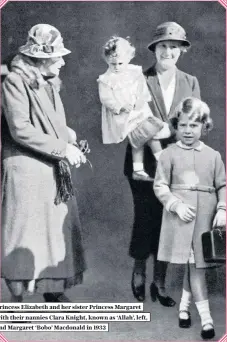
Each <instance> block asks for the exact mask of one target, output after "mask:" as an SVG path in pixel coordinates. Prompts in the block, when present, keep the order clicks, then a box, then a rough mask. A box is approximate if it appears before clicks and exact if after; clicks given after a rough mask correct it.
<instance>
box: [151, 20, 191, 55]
mask: <svg viewBox="0 0 227 342" xmlns="http://www.w3.org/2000/svg"><path fill="white" fill-rule="evenodd" d="M165 40H176V41H179V42H181V43H182V45H183V46H184V47H190V46H191V43H190V42H189V41H188V40H187V39H186V32H185V30H184V29H183V27H182V26H180V25H179V24H177V23H175V22H173V21H168V22H165V23H163V24H160V25H159V26H158V27H157V28H156V31H155V34H154V38H153V41H152V42H151V43H150V44H149V45H148V49H149V50H151V51H153V52H154V50H155V45H156V44H157V43H159V42H162V41H165Z"/></svg>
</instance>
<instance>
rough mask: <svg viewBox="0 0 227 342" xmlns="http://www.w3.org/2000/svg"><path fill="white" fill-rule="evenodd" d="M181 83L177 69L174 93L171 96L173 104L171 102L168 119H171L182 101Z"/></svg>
mask: <svg viewBox="0 0 227 342" xmlns="http://www.w3.org/2000/svg"><path fill="white" fill-rule="evenodd" d="M181 83H182V77H181V72H180V70H179V69H177V70H176V86H175V92H174V96H173V102H172V105H171V107H170V111H169V115H168V117H169V118H171V116H173V114H174V110H175V108H176V106H177V105H178V104H179V103H180V101H181V100H182V91H181V89H183V87H182V86H181Z"/></svg>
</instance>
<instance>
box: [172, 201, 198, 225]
mask: <svg viewBox="0 0 227 342" xmlns="http://www.w3.org/2000/svg"><path fill="white" fill-rule="evenodd" d="M174 211H175V212H176V213H177V215H178V216H179V218H180V219H181V220H182V221H184V222H187V223H188V222H191V221H193V220H194V218H195V215H196V213H195V211H196V208H195V207H193V206H192V205H189V204H185V203H181V202H180V203H178V204H177V205H176V207H175V208H174Z"/></svg>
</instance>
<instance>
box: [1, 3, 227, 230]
mask: <svg viewBox="0 0 227 342" xmlns="http://www.w3.org/2000/svg"><path fill="white" fill-rule="evenodd" d="M1 17H2V19H1V22H2V32H1V33H2V41H1V47H2V61H3V60H4V59H5V58H6V57H7V56H8V55H9V54H12V53H16V51H17V48H18V46H20V45H23V44H24V43H25V41H26V37H27V32H28V30H29V29H30V28H31V27H32V26H33V25H35V24H38V23H48V24H51V25H54V26H56V27H57V28H58V29H59V30H60V32H61V33H62V36H63V38H64V43H65V46H66V47H67V48H69V49H70V50H71V51H72V53H71V54H70V55H68V56H66V57H65V61H66V65H65V67H64V68H63V69H62V70H61V78H62V80H63V89H62V91H61V96H62V100H63V103H64V106H65V110H66V116H67V120H68V125H69V126H71V127H72V128H74V129H75V130H76V132H77V134H78V137H79V139H87V140H88V141H89V143H90V147H91V155H90V157H89V159H90V161H91V163H92V165H93V170H91V169H90V168H89V166H88V165H86V166H83V167H81V168H80V169H79V170H77V169H75V171H74V179H75V185H76V188H77V190H78V200H79V207H80V211H81V214H82V215H83V217H86V215H88V216H89V217H90V218H92V217H94V218H96V219H100V220H105V221H108V220H115V221H116V222H117V224H119V225H121V224H122V222H127V224H128V225H131V223H132V220H133V207H132V197H131V193H130V190H129V186H128V183H127V180H126V179H125V178H124V176H123V162H124V153H125V147H126V143H125V142H124V143H122V144H120V145H109V146H107V145H103V144H102V142H101V106H100V103H99V98H98V92H97V81H96V79H97V77H98V75H100V74H102V73H103V72H105V70H106V64H105V62H104V61H103V60H102V58H101V50H102V45H103V44H104V43H105V41H106V40H107V39H108V38H109V37H110V36H111V35H113V34H118V35H120V36H122V37H126V36H130V37H131V40H132V42H133V43H134V44H135V46H136V48H137V54H136V57H135V59H134V60H133V63H134V64H139V65H142V66H143V67H144V68H147V67H149V66H151V65H152V64H153V62H154V57H153V54H152V53H151V52H149V51H148V50H147V49H146V46H147V44H148V43H149V42H150V41H151V40H152V35H153V33H154V30H155V28H156V26H157V25H158V24H160V23H162V22H164V21H176V22H178V23H179V24H181V25H182V26H183V27H184V28H185V30H186V32H187V36H188V39H189V40H190V41H191V42H192V48H191V49H190V51H189V52H188V53H187V54H185V55H184V56H183V58H181V59H180V61H179V62H178V67H179V68H180V69H182V70H183V71H185V72H188V73H190V74H193V75H196V76H197V78H198V80H199V83H200V86H201V95H202V99H203V100H204V101H206V102H207V103H208V104H209V106H210V108H211V113H212V117H213V119H214V125H215V128H214V130H213V131H212V132H211V133H210V134H209V136H208V137H207V138H206V139H205V141H206V142H207V143H208V144H209V145H210V146H212V147H213V148H215V149H217V150H219V151H220V152H221V154H222V157H223V158H224V157H225V9H224V8H223V7H222V6H221V5H220V4H219V3H218V2H213V1H212V2H209V1H208V2H197V1H188V2H175V1H173V2H152V1H147V2H133V1H127V2H108V1H105V2H89V1H84V2H67V1H65V2H48V1H46V2H38V1H37V2H33V1H32V2H23V1H21V2H11V3H7V4H6V5H5V6H4V8H3V10H2V15H1ZM91 229H92V227H91Z"/></svg>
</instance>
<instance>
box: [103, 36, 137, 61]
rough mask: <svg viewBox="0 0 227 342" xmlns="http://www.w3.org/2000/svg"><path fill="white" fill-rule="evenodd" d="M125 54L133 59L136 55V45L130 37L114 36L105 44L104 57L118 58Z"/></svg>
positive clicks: (106, 58)
mask: <svg viewBox="0 0 227 342" xmlns="http://www.w3.org/2000/svg"><path fill="white" fill-rule="evenodd" d="M123 55H126V56H128V57H129V58H131V59H132V58H133V57H134V56H135V47H134V46H133V45H132V43H131V42H130V40H129V37H126V38H121V37H118V36H112V37H111V38H110V39H109V40H108V41H107V42H106V44H105V45H104V46H103V57H104V59H105V60H108V59H109V58H117V57H119V56H123Z"/></svg>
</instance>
